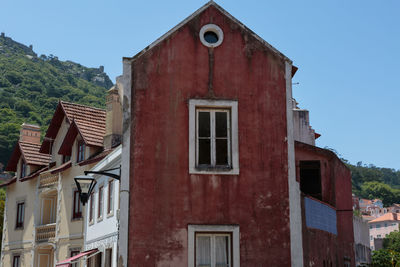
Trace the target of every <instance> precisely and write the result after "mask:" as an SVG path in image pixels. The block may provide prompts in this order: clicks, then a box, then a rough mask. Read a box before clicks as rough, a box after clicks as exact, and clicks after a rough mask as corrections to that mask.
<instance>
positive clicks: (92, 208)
mask: <svg viewBox="0 0 400 267" xmlns="http://www.w3.org/2000/svg"><path fill="white" fill-rule="evenodd" d="M93 212H94V197H93V193H92V194H90V205H89V222H93Z"/></svg>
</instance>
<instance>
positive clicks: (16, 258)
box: [13, 255, 21, 267]
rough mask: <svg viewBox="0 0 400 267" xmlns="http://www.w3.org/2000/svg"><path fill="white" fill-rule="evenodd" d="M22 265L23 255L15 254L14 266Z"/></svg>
mask: <svg viewBox="0 0 400 267" xmlns="http://www.w3.org/2000/svg"><path fill="white" fill-rule="evenodd" d="M20 266H21V256H20V255H15V256H14V257H13V267H20Z"/></svg>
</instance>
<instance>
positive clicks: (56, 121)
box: [40, 101, 106, 153]
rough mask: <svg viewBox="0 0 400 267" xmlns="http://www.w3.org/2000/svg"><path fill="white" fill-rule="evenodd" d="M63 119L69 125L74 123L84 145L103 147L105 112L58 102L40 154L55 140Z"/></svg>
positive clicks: (48, 148) (45, 151) (47, 150)
mask: <svg viewBox="0 0 400 267" xmlns="http://www.w3.org/2000/svg"><path fill="white" fill-rule="evenodd" d="M64 117H66V120H67V121H68V122H69V123H71V124H72V122H75V124H76V126H77V128H78V130H79V133H80V135H81V137H82V139H83V141H84V142H85V144H86V145H89V146H100V147H102V146H103V137H104V134H105V132H106V111H105V110H104V109H100V108H94V107H89V106H85V105H80V104H75V103H69V102H65V101H59V103H58V105H57V108H56V111H55V112H54V115H53V118H52V119H51V122H50V125H49V128H48V129H47V132H46V135H45V138H44V140H43V143H42V146H41V148H40V152H42V153H48V152H49V150H50V143H51V141H52V140H53V139H54V138H56V136H57V133H58V130H59V129H60V126H61V124H62V121H63V118H64ZM70 128H71V127H70ZM67 134H68V133H67ZM75 136H76V135H75Z"/></svg>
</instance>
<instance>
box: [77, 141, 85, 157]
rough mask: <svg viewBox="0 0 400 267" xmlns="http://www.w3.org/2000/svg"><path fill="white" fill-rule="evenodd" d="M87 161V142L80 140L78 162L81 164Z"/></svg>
mask: <svg viewBox="0 0 400 267" xmlns="http://www.w3.org/2000/svg"><path fill="white" fill-rule="evenodd" d="M84 159H85V142H83V141H82V140H80V141H79V142H78V155H77V157H76V162H81V161H83V160H84Z"/></svg>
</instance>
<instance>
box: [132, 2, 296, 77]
mask: <svg viewBox="0 0 400 267" xmlns="http://www.w3.org/2000/svg"><path fill="white" fill-rule="evenodd" d="M211 6H213V7H215V8H216V9H217V10H219V11H220V12H221V13H222V14H223V15H225V16H226V17H228V18H229V19H231V20H232V21H233V22H235V23H236V24H237V25H238V26H239V27H241V28H242V29H243V30H245V31H247V32H249V33H250V34H251V35H252V36H253V37H254V38H255V39H257V40H258V41H259V42H261V43H262V44H263V45H264V46H265V47H266V48H268V49H269V50H270V51H272V52H273V53H274V54H275V55H277V56H278V57H280V58H282V59H284V60H286V61H289V62H290V63H292V61H291V60H290V59H289V58H288V57H286V56H285V55H284V54H282V53H281V52H280V51H279V50H278V49H276V48H275V47H273V46H272V45H271V44H269V43H268V42H267V41H265V40H264V39H262V38H261V37H260V36H258V35H257V34H256V33H254V32H253V31H252V30H250V29H249V28H247V27H246V26H245V25H244V24H243V23H242V22H240V21H239V20H238V19H236V18H235V17H234V16H232V15H231V14H230V13H229V12H228V11H226V10H225V9H223V8H222V7H221V6H219V5H218V4H217V3H215V2H214V1H212V0H211V1H209V2H208V3H206V4H205V5H204V6H202V7H200V8H199V9H198V10H196V11H195V12H194V13H193V14H191V15H190V16H189V17H187V18H186V19H184V20H183V21H181V22H180V23H179V24H178V25H176V26H175V27H173V28H172V29H171V30H169V31H168V32H167V33H165V34H164V35H162V36H161V37H159V38H158V39H157V40H155V41H154V42H153V43H151V44H150V45H149V46H147V47H146V48H145V49H143V50H142V51H140V52H139V53H137V54H136V55H135V56H133V57H132V58H127V57H125V58H124V59H128V60H135V59H137V58H138V57H140V56H141V55H143V54H144V53H146V52H147V51H149V50H151V49H152V48H153V47H155V46H157V45H158V44H160V43H161V42H163V41H164V40H166V39H168V38H169V37H170V36H172V35H173V34H174V33H175V32H177V31H178V30H179V29H180V28H182V27H183V26H185V25H186V24H187V23H188V22H189V21H191V20H192V19H194V18H195V17H196V16H198V15H200V14H201V13H202V12H203V11H205V10H206V9H208V8H210V7H211ZM296 71H297V68H296ZM296 71H294V72H293V73H292V75H294V74H295V72H296Z"/></svg>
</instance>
